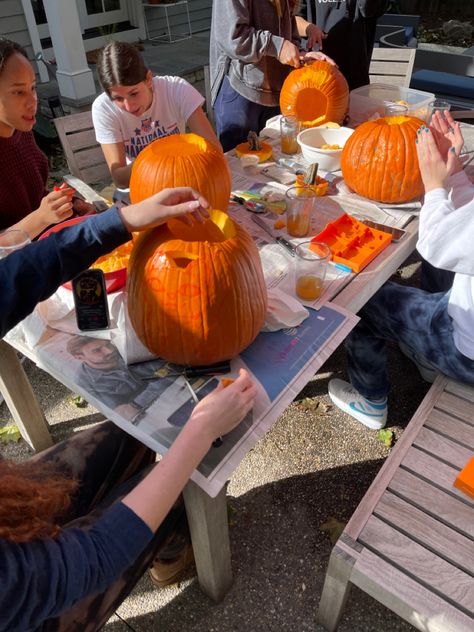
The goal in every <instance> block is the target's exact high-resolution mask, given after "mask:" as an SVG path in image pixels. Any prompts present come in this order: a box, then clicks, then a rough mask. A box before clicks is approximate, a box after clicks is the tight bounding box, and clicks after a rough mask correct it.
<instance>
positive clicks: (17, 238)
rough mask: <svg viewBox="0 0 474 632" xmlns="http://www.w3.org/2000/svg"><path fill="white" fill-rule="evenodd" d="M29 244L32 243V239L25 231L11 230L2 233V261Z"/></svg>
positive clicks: (0, 252) (0, 242) (0, 234)
mask: <svg viewBox="0 0 474 632" xmlns="http://www.w3.org/2000/svg"><path fill="white" fill-rule="evenodd" d="M29 243H31V239H30V237H29V235H28V234H27V233H25V231H24V230H19V229H16V228H9V229H7V230H4V231H2V232H1V233H0V259H3V258H4V257H6V256H7V255H9V254H10V253H11V252H14V251H15V250H20V248H23V247H24V246H26V245H27V244H29Z"/></svg>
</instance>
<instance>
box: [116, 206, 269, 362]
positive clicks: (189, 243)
mask: <svg viewBox="0 0 474 632" xmlns="http://www.w3.org/2000/svg"><path fill="white" fill-rule="evenodd" d="M210 216H211V217H210V219H209V220H207V221H206V222H205V223H204V224H194V225H193V226H187V225H185V224H183V223H182V222H180V221H178V220H171V221H169V222H168V223H167V224H164V225H162V226H159V227H158V228H154V229H151V230H149V231H147V232H146V233H144V234H143V235H141V236H140V237H139V238H138V240H137V244H136V246H135V247H134V249H133V252H132V256H131V258H130V263H129V267H128V279H127V286H128V288H127V289H128V311H129V315H130V319H131V322H132V325H133V327H134V328H135V331H136V333H137V335H138V337H139V338H140V340H141V341H142V342H143V344H144V345H145V346H146V347H148V349H150V351H152V352H153V353H155V354H156V355H158V356H160V357H162V358H164V359H165V360H168V361H170V362H175V363H177V364H185V365H207V364H213V363H214V362H219V361H221V360H228V359H230V358H233V357H235V356H236V355H237V354H239V353H240V352H241V351H242V350H243V349H245V348H246V347H247V346H248V345H249V344H250V343H251V342H252V341H253V340H254V339H255V337H256V336H257V334H258V332H259V331H260V329H261V327H262V325H263V323H264V321H265V314H266V309H267V291H266V286H265V281H264V278H263V272H262V266H261V263H260V257H259V254H258V250H257V247H256V245H255V243H254V241H253V239H252V238H251V236H250V235H249V234H248V233H247V232H246V231H245V230H244V229H243V228H242V227H241V226H239V225H238V224H236V223H235V222H233V221H232V219H231V218H230V217H229V216H228V215H227V214H226V213H223V212H222V211H218V210H211V211H210Z"/></svg>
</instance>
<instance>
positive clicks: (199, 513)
mask: <svg viewBox="0 0 474 632" xmlns="http://www.w3.org/2000/svg"><path fill="white" fill-rule="evenodd" d="M226 491H227V490H226V487H224V488H223V489H222V490H221V491H220V492H219V494H218V495H217V496H216V497H215V498H211V497H210V496H208V494H206V492H204V491H203V490H202V489H201V488H200V487H198V485H196V483H194V482H193V481H189V482H188V484H187V485H186V487H185V488H184V491H183V496H184V504H185V506H186V514H187V516H188V522H189V529H190V531H191V540H192V543H193V550H194V558H195V560H196V569H197V575H198V580H199V584H200V586H201V588H202V590H203V591H204V592H205V593H206V594H207V595H209V597H211V599H213V600H214V601H215V602H219V601H221V600H222V599H223V598H224V596H225V594H226V593H227V591H228V590H229V588H230V586H231V585H232V568H231V563H230V543H229V526H228V520H227V499H226Z"/></svg>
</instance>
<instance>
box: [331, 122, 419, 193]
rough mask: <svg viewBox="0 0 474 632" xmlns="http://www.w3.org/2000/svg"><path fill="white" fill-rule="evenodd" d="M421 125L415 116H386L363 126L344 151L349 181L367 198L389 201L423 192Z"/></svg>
mask: <svg viewBox="0 0 474 632" xmlns="http://www.w3.org/2000/svg"><path fill="white" fill-rule="evenodd" d="M421 125H423V121H421V120H420V119H417V118H415V117H413V116H385V117H382V118H378V119H376V120H374V121H366V122H365V123H362V125H359V127H357V128H356V130H355V131H354V133H353V134H352V135H351V136H350V137H349V139H348V140H347V141H346V144H345V145H344V149H343V150H342V156H341V169H342V175H343V178H344V180H345V182H346V184H347V185H348V186H350V187H351V189H353V190H354V191H355V192H356V193H358V194H359V195H362V196H363V197H366V198H369V199H370V200H376V201H377V202H385V203H387V204H390V203H400V202H408V201H410V200H413V199H414V198H416V197H418V196H419V195H421V194H422V193H423V182H422V180H421V175H420V169H419V167H418V157H417V153H416V144H415V139H416V134H417V131H418V129H419V128H420V127H421Z"/></svg>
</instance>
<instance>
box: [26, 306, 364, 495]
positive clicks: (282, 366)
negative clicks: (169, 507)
mask: <svg viewBox="0 0 474 632" xmlns="http://www.w3.org/2000/svg"><path fill="white" fill-rule="evenodd" d="M358 320H359V319H358V317H357V316H355V315H353V314H351V313H349V312H347V311H346V310H344V309H342V308H340V307H332V306H329V305H325V306H323V307H322V308H321V309H320V310H319V311H315V310H309V316H308V317H307V318H306V319H305V320H304V321H303V322H302V323H301V325H299V326H298V327H292V328H288V329H284V330H279V331H275V332H261V333H260V334H259V335H258V336H257V338H256V340H255V341H254V342H253V343H252V344H251V345H250V346H249V347H248V348H247V349H245V350H244V351H243V352H242V353H241V354H240V356H238V357H236V358H234V359H232V360H231V362H230V371H229V372H228V373H227V374H226V375H225V377H228V378H235V377H237V375H238V372H239V369H240V368H241V367H243V368H246V369H247V370H248V371H249V372H250V374H251V375H252V377H253V379H254V380H255V382H256V384H257V388H258V396H257V399H256V402H255V406H254V408H253V410H252V411H251V412H250V413H249V414H248V415H247V417H246V418H245V419H244V420H243V421H242V423H241V424H240V425H239V426H238V427H237V428H235V429H234V430H233V431H232V432H231V433H229V434H228V435H226V436H224V437H223V440H222V443H220V445H217V443H216V445H215V446H213V447H212V448H211V449H210V451H209V453H208V454H207V456H206V457H205V458H204V459H203V461H202V462H201V464H200V465H199V467H198V468H197V469H196V470H195V472H194V474H193V476H192V479H193V480H194V481H195V482H196V483H197V484H198V485H199V486H200V487H201V488H202V489H204V490H205V491H206V492H207V493H208V494H209V495H210V496H212V497H214V496H216V495H217V494H218V493H219V491H220V490H221V489H222V487H223V486H224V484H225V482H226V481H227V480H228V478H229V477H230V476H231V474H232V472H233V471H234V469H235V468H236V467H237V465H238V464H239V463H240V461H241V460H242V458H243V457H244V456H245V455H246V454H247V452H248V451H249V450H250V449H251V448H252V447H253V446H254V445H255V443H256V442H257V441H258V439H259V438H260V437H262V436H263V434H264V433H265V432H266V431H267V430H268V429H269V428H270V427H271V425H272V424H273V423H274V422H275V421H276V419H277V418H278V416H279V415H280V414H281V413H282V412H283V411H284V410H285V408H286V407H287V406H289V404H290V403H291V402H292V401H293V399H294V398H295V396H296V395H297V394H298V393H299V391H301V389H302V388H303V387H304V386H305V385H306V384H307V382H308V381H309V380H310V379H311V378H312V377H313V375H314V374H315V372H316V371H317V370H318V369H319V368H320V367H321V365H322V364H323V363H324V362H325V360H326V359H327V358H328V357H329V356H330V355H331V353H332V352H333V351H334V350H335V349H336V348H337V346H338V345H339V344H340V343H341V342H342V341H343V340H344V339H345V338H346V336H347V335H348V333H349V332H350V331H351V329H352V328H353V327H354V326H355V324H356V323H357V321H358ZM18 335H19V333H18V331H16V337H17V339H16V340H15V347H16V348H17V349H20V350H21V349H22V347H23V349H24V350H26V349H27V347H26V346H25V343H24V342H23V344H22V343H21V342H20V341H19V339H18ZM28 356H29V357H30V358H31V359H33V360H34V361H35V362H36V363H37V365H38V366H39V367H40V368H43V369H45V370H46V371H47V372H48V373H50V374H51V375H52V376H53V377H55V378H56V379H57V380H58V381H60V382H62V383H63V384H65V385H66V386H67V387H68V388H70V389H71V390H72V391H73V392H76V393H79V394H80V395H82V396H83V397H84V398H85V399H86V400H87V401H88V402H90V404H92V405H93V406H95V407H96V408H97V409H98V410H99V411H100V412H102V413H103V414H104V415H105V416H106V417H107V418H108V419H110V420H112V421H113V422H114V423H116V424H117V425H118V426H119V427H120V428H122V429H123V430H124V431H126V432H127V433H129V434H131V435H133V436H134V437H136V438H137V439H139V440H140V441H142V442H143V443H144V444H146V445H147V446H149V447H150V448H151V449H153V450H155V451H156V452H158V453H160V454H164V453H165V452H166V451H167V449H168V448H169V447H170V446H171V444H172V443H173V441H174V440H175V438H176V437H177V435H178V434H179V432H180V430H181V428H182V427H183V426H184V424H185V423H186V421H187V419H188V418H189V416H190V414H191V412H192V410H193V408H194V406H195V398H194V397H192V396H191V393H190V388H192V390H193V392H194V393H195V395H196V396H197V398H198V399H201V398H202V397H204V396H205V395H206V394H207V393H209V392H211V391H212V390H213V389H214V388H215V387H216V386H217V385H218V383H219V379H221V378H222V377H224V375H211V376H201V377H197V378H188V379H185V377H184V375H183V368H182V367H179V366H176V365H172V364H170V363H167V362H165V361H164V360H161V359H156V360H150V361H146V362H140V363H138V364H131V365H127V364H126V363H125V361H124V360H123V359H122V357H121V356H120V353H119V352H118V350H117V348H116V346H115V345H114V344H113V342H112V341H111V340H107V339H103V338H95V337H92V336H89V335H88V336H85V335H83V334H71V333H67V332H63V331H58V330H55V329H52V328H50V327H46V328H45V329H44V331H43V334H42V335H41V336H40V337H39V339H38V341H37V343H36V345H35V347H34V348H33V349H32V348H31V347H28Z"/></svg>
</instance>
